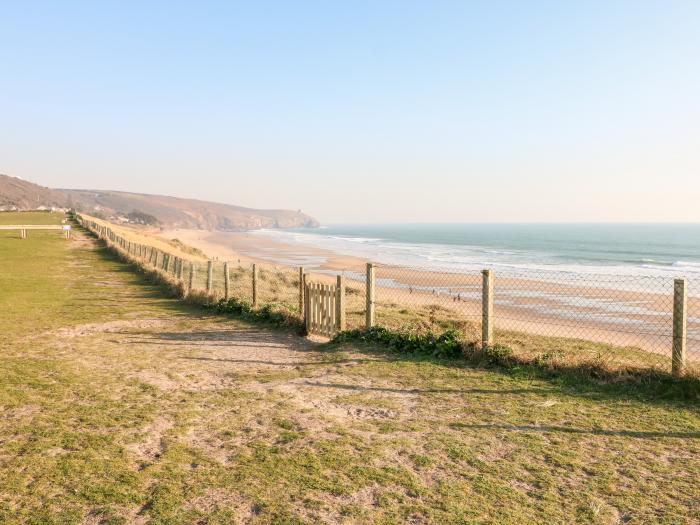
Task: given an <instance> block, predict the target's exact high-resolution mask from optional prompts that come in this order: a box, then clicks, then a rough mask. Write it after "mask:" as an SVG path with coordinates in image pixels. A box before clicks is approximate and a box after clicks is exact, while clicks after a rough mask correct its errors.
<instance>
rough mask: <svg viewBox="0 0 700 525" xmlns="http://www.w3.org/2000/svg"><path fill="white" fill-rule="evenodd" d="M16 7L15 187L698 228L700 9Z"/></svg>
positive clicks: (9, 164) (6, 151)
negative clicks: (26, 184) (18, 181)
mask: <svg viewBox="0 0 700 525" xmlns="http://www.w3.org/2000/svg"><path fill="white" fill-rule="evenodd" d="M526 4H528V3H527V2H522V1H518V2H486V1H485V2H467V1H462V2H437V1H432V0H431V1H427V0H426V1H424V2H407V1H396V2H389V1H384V2H382V1H378V0H373V1H367V2H361V1H352V2H340V1H317V2H302V1H300V2H291V1H289V2H246V3H243V2H240V3H238V2H220V3H218V2H189V3H187V5H186V3H185V2H163V3H157V2H133V3H129V2H111V3H110V2H94V1H90V2H70V1H66V2H46V3H35V2H29V1H28V2H10V1H7V2H1V1H0V173H6V174H10V175H16V176H19V177H22V178H25V179H28V180H32V181H34V182H38V183H41V184H44V185H48V186H53V187H75V188H101V189H120V190H127V191H137V192H148V193H163V194H170V195H177V196H183V197H195V198H201V199H211V200H217V201H222V202H229V203H233V204H241V205H247V206H253V207H267V208H273V207H281V208H293V209H296V208H302V209H303V210H304V211H306V212H308V213H310V214H312V215H314V216H316V217H317V218H319V219H320V220H321V221H322V222H327V223H328V222H348V221H352V222H359V221H362V222H380V221H445V222H447V221H465V222H471V221H521V220H525V221H588V220H595V221H601V220H602V221H606V220H620V221H638V220H644V221H668V220H677V221H700V1H698V0H691V1H688V2H674V1H662V0H659V1H657V2H644V1H630V2H615V1H604V2H593V1H590V2H588V1H586V2H567V1H556V2H543V1H533V2H529V5H526Z"/></svg>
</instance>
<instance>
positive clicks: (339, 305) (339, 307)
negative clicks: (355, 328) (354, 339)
mask: <svg viewBox="0 0 700 525" xmlns="http://www.w3.org/2000/svg"><path fill="white" fill-rule="evenodd" d="M336 294H337V295H336V297H335V323H336V325H335V329H336V331H337V332H343V331H344V330H345V279H344V278H343V276H342V275H339V276H338V279H337V284H336Z"/></svg>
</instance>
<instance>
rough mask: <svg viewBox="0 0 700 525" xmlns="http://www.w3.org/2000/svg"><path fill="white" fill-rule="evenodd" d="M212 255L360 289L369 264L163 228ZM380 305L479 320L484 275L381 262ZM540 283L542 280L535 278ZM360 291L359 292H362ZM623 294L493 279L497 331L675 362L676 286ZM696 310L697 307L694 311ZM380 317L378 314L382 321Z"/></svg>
mask: <svg viewBox="0 0 700 525" xmlns="http://www.w3.org/2000/svg"><path fill="white" fill-rule="evenodd" d="M158 235H159V236H160V237H163V238H167V239H172V238H177V239H179V240H180V241H182V242H183V243H185V244H188V245H190V246H193V247H196V248H199V249H200V250H202V251H203V252H205V253H206V254H207V255H208V256H210V257H213V258H216V259H220V260H229V261H239V262H240V264H251V263H259V264H264V265H272V266H285V267H299V266H303V267H304V268H305V269H306V271H307V272H308V273H310V274H312V275H313V276H314V278H315V279H318V280H321V281H328V282H330V281H331V279H332V275H333V274H335V273H343V274H345V275H346V278H347V282H348V285H350V286H354V287H357V288H360V289H362V288H363V284H364V271H365V264H366V263H367V262H368V261H367V260H365V259H363V258H360V257H356V256H351V255H343V254H338V253H336V252H333V251H330V250H325V249H322V248H318V247H316V246H308V245H303V244H301V243H300V242H294V243H284V242H280V241H279V240H277V239H271V238H270V237H268V236H265V235H258V234H254V233H250V232H210V231H203V230H184V229H178V230H165V231H162V232H160V233H158ZM375 274H376V279H377V285H376V286H377V301H378V303H381V302H386V301H389V302H390V303H392V304H394V303H395V304H401V305H407V306H413V307H422V308H429V307H440V308H445V309H449V310H454V311H455V312H456V313H457V314H458V315H459V316H462V317H464V318H465V319H467V320H471V321H480V315H481V273H480V272H477V271H474V272H469V273H457V272H447V271H436V270H433V269H429V268H410V267H402V266H399V265H388V264H377V265H376V270H375ZM538 277H539V276H538ZM361 291H362V290H361ZM664 292H665V293H659V292H658V291H652V290H646V291H645V290H620V289H615V288H614V287H610V286H606V285H605V283H604V282H601V283H597V284H596V285H595V286H591V285H590V284H589V283H586V282H583V281H582V282H580V283H575V282H574V283H565V282H555V281H550V280H547V278H546V276H542V278H541V279H539V278H530V279H526V278H522V277H510V276H501V275H499V274H498V273H496V274H495V300H494V309H495V319H496V321H495V323H496V327H497V328H498V329H502V330H521V331H524V332H527V333H532V334H537V335H545V336H553V337H568V338H577V339H586V340H590V341H595V342H601V343H609V344H612V345H622V346H635V347H639V348H642V349H643V350H645V351H647V352H652V353H655V354H659V355H664V357H667V358H669V359H670V352H671V312H672V304H673V303H672V292H673V290H672V282H670V283H669V287H668V290H666V289H664ZM689 302H690V304H689V306H690V307H691V308H690V315H689V321H688V337H689V346H688V356H689V359H693V360H694V359H698V358H700V312H698V310H700V308H698V307H700V301H696V300H695V299H692V298H691V299H690V301H689ZM693 307H695V308H693ZM380 316H381V311H378V317H380Z"/></svg>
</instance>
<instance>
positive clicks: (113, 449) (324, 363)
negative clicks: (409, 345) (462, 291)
mask: <svg viewBox="0 0 700 525" xmlns="http://www.w3.org/2000/svg"><path fill="white" fill-rule="evenodd" d="M0 216H2V214H0ZM0 220H1V219H0ZM0 291H1V293H0V309H1V311H2V312H3V315H2V316H0V333H2V338H1V339H0V409H1V410H2V416H3V417H2V418H1V419H0V522H1V523H8V524H11V523H42V524H43V523H86V524H93V523H105V524H118V523H232V522H233V523H236V522H242V523H248V522H250V523H319V522H329V523H335V522H340V523H404V522H409V523H472V522H474V523H479V522H498V523H572V522H579V523H697V522H700V508H699V506H698V504H697V502H698V501H700V485H699V484H698V472H700V405H699V404H698V400H696V399H694V400H688V401H685V400H682V399H677V398H674V397H672V396H670V395H668V396H664V395H663V392H659V391H658V390H657V389H653V388H648V387H647V386H645V385H644V384H636V383H631V384H630V383H596V382H592V381H587V380H584V379H577V380H574V379H571V377H567V376H559V378H557V379H546V378H543V377H539V376H537V375H533V374H532V373H531V372H529V371H528V370H527V369H520V370H518V369H514V370H510V371H505V370H501V369H478V368H472V367H470V366H468V365H467V364H466V363H465V362H460V361H439V360H433V359H427V358H410V357H406V356H398V355H395V354H391V353H387V352H384V351H382V350H381V349H377V348H372V347H356V346H353V345H350V344H346V345H317V344H313V343H310V342H308V341H305V340H303V339H301V338H298V337H296V336H294V335H292V334H289V333H286V332H281V331H271V330H269V329H266V328H264V327H261V326H252V325H248V324H245V323H243V322H241V321H238V320H234V319H228V318H224V317H220V316H218V317H217V316H210V315H207V314H206V313H204V312H203V311H202V310H199V309H195V308H193V307H188V306H186V305H183V304H182V303H179V302H177V301H175V300H173V299H168V298H165V297H164V296H163V294H162V293H161V290H160V289H159V288H158V287H156V286H155V285H153V284H151V283H148V282H145V281H144V279H143V277H142V276H140V275H139V274H137V273H134V272H133V271H132V270H131V269H130V267H128V266H126V265H124V264H122V263H120V262H119V261H117V260H116V259H115V258H114V257H113V256H112V255H110V254H109V253H108V252H107V251H105V250H104V249H101V248H99V247H98V246H97V244H96V243H95V241H93V240H92V239H89V238H87V237H85V236H83V235H81V234H79V233H78V234H77V235H76V236H75V238H74V239H73V240H71V241H70V242H69V241H66V240H65V239H63V238H62V237H60V236H58V235H56V236H52V235H48V234H47V235H36V236H30V238H29V239H28V240H24V241H22V240H20V239H19V238H12V237H8V236H3V237H0Z"/></svg>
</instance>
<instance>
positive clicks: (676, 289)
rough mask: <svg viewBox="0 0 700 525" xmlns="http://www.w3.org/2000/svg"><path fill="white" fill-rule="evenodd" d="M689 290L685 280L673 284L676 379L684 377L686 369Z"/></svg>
mask: <svg viewBox="0 0 700 525" xmlns="http://www.w3.org/2000/svg"><path fill="white" fill-rule="evenodd" d="M687 304H688V290H687V287H686V281H685V279H676V280H675V281H674V282H673V350H672V353H671V373H672V374H673V375H674V377H680V376H682V375H683V371H684V369H685V354H686V338H687V333H688V312H687Z"/></svg>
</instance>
